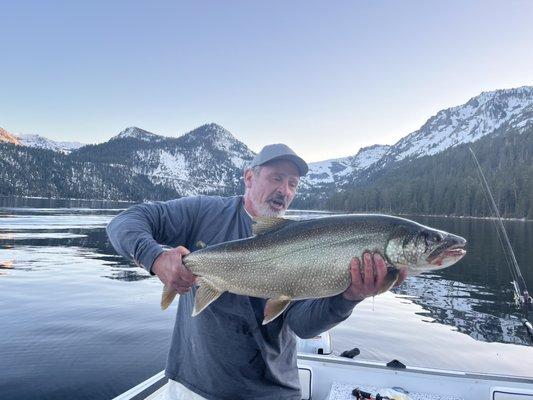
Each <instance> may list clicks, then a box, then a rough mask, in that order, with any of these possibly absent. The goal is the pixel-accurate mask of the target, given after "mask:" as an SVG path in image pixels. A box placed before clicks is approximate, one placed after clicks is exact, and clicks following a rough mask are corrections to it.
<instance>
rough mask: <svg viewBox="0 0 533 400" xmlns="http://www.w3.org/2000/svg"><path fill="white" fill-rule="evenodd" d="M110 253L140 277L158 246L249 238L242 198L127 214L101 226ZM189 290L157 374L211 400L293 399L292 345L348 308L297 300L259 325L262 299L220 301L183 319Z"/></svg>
mask: <svg viewBox="0 0 533 400" xmlns="http://www.w3.org/2000/svg"><path fill="white" fill-rule="evenodd" d="M107 233H108V236H109V239H110V241H111V243H112V244H113V246H114V247H115V249H116V250H117V252H119V253H120V254H121V255H123V256H124V257H126V258H128V259H130V260H133V261H135V262H136V263H137V264H140V265H141V266H143V267H144V268H146V269H147V270H148V271H150V272H151V267H152V264H153V262H154V261H155V259H156V258H157V257H158V256H159V255H160V254H161V253H162V252H163V251H164V250H163V248H162V245H167V246H172V247H176V246H180V245H181V246H185V247H187V248H188V249H189V250H190V251H194V250H197V248H196V244H197V243H198V241H202V242H204V243H205V244H207V245H208V246H209V245H213V244H217V243H221V242H225V241H228V240H235V239H242V238H246V237H250V236H251V235H252V219H251V218H250V216H249V215H248V213H247V212H246V210H245V209H244V205H243V198H242V196H236V197H208V196H200V197H188V198H182V199H178V200H172V201H168V202H164V203H163V202H158V203H147V204H142V205H136V206H133V207H130V208H129V209H128V210H126V211H124V212H122V213H121V214H119V215H118V216H116V217H115V218H114V219H113V220H112V221H111V222H110V223H109V225H108V227H107ZM194 295H195V288H193V290H191V292H189V293H188V294H187V295H184V296H181V297H180V300H179V304H178V310H177V314H176V322H175V325H174V331H173V334H172V343H171V346H170V352H169V355H168V359H167V365H166V370H165V374H166V376H167V377H168V378H171V379H173V380H176V381H178V382H180V383H182V384H183V385H185V386H186V387H188V388H189V389H191V390H192V391H194V392H196V393H198V394H200V395H201V396H203V397H206V398H207V399H213V400H238V399H258V400H267V399H268V400H274V399H276V400H279V399H291V400H292V399H294V400H296V399H300V398H301V396H300V384H299V378H298V368H297V364H296V338H295V336H294V334H296V335H298V336H300V337H301V338H309V337H313V336H315V335H317V334H319V333H321V332H324V331H326V330H327V329H330V328H332V327H333V326H335V325H336V324H338V323H339V322H341V321H343V320H345V319H346V318H347V317H348V316H349V315H350V314H351V312H352V309H353V307H354V306H355V304H356V302H351V301H347V300H345V299H344V298H343V297H342V295H337V296H334V297H329V298H323V299H313V300H301V301H294V302H293V303H291V305H290V306H289V308H288V309H287V310H286V311H285V312H284V313H283V314H282V315H281V316H280V317H278V318H276V319H275V320H274V321H272V322H270V323H268V324H267V325H262V324H261V322H262V320H263V308H264V306H265V302H266V299H261V298H255V297H248V296H239V295H235V294H232V293H224V294H223V295H221V296H220V297H219V298H218V299H217V300H216V301H215V302H213V303H211V304H210V305H209V306H208V307H207V308H206V309H205V310H204V311H202V312H201V313H200V314H199V315H197V316H196V317H191V313H192V309H193V306H194Z"/></svg>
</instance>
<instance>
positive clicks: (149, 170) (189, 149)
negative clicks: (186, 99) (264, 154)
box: [130, 124, 254, 195]
mask: <svg viewBox="0 0 533 400" xmlns="http://www.w3.org/2000/svg"><path fill="white" fill-rule="evenodd" d="M253 156H254V153H253V152H252V151H251V150H250V149H249V148H248V147H247V146H246V145H245V144H243V143H242V142H240V141H239V140H237V139H236V138H235V137H234V136H233V135H232V134H231V133H230V132H229V131H227V130H226V129H224V128H222V127H221V126H220V125H217V124H207V125H202V126H201V127H199V128H196V129H194V130H193V131H191V132H189V133H187V134H185V135H183V136H181V137H179V138H163V139H161V140H159V139H157V140H156V141H155V142H153V143H151V144H150V145H149V146H148V145H143V146H142V148H138V149H137V150H136V151H135V152H134V153H133V154H132V159H131V160H130V162H131V168H132V170H133V171H134V172H135V173H138V174H143V175H146V176H147V177H148V178H149V179H150V181H151V182H153V183H154V184H163V185H166V186H170V187H172V188H173V189H175V190H177V191H178V192H179V193H180V194H182V195H195V194H199V193H209V192H211V193H215V192H219V193H220V192H225V191H230V192H231V191H234V190H235V188H236V187H238V185H239V180H240V178H241V176H242V170H243V167H244V166H245V165H246V164H247V163H249V162H250V161H251V159H252V158H253Z"/></svg>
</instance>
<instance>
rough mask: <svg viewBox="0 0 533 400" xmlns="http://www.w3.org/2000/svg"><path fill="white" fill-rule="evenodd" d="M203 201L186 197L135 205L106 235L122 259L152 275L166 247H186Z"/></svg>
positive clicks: (118, 217)
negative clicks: (157, 260) (153, 267)
mask: <svg viewBox="0 0 533 400" xmlns="http://www.w3.org/2000/svg"><path fill="white" fill-rule="evenodd" d="M200 201H201V200H200V198H199V197H187V198H181V199H177V200H171V201H167V202H154V203H145V204H137V205H134V206H132V207H130V208H128V209H127V210H125V211H123V212H122V213H120V214H119V215H117V216H116V217H115V218H113V219H112V220H111V222H110V223H109V224H108V225H107V227H106V231H107V235H108V237H109V240H110V242H111V244H112V245H113V247H114V248H115V250H116V251H117V252H118V253H119V254H120V255H122V256H123V257H125V258H127V259H128V260H131V261H133V262H135V263H136V264H137V265H140V266H141V267H143V268H145V269H146V270H147V271H148V272H150V273H151V274H152V275H153V273H152V265H153V263H154V261H155V259H156V258H157V257H158V256H159V255H160V254H161V253H163V251H164V249H163V247H162V246H163V245H166V246H172V247H175V246H180V245H186V243H187V238H188V237H190V232H191V230H192V227H193V221H194V219H195V218H196V216H197V214H198V210H199V208H200Z"/></svg>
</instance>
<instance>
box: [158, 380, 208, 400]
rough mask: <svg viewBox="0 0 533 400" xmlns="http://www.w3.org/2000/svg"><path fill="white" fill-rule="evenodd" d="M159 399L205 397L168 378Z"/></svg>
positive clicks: (196, 399) (173, 399)
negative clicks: (165, 387)
mask: <svg viewBox="0 0 533 400" xmlns="http://www.w3.org/2000/svg"><path fill="white" fill-rule="evenodd" d="M161 400H206V398H205V397H202V396H200V395H199V394H196V393H194V392H193V391H191V390H189V389H187V388H186V387H185V386H183V385H182V384H181V383H179V382H176V381H173V380H172V379H169V380H168V383H167V389H166V390H165V391H164V392H163V397H162V398H161Z"/></svg>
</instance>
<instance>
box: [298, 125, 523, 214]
mask: <svg viewBox="0 0 533 400" xmlns="http://www.w3.org/2000/svg"><path fill="white" fill-rule="evenodd" d="M470 146H471V147H472V149H473V150H474V151H475V153H476V156H477V158H478V160H479V162H480V164H481V167H482V169H483V172H484V173H485V176H486V178H487V181H488V183H489V186H490V188H491V190H492V193H493V195H494V198H495V200H496V203H497V205H498V208H499V210H500V212H501V214H502V215H503V216H506V217H517V218H528V219H529V218H533V157H532V154H533V129H529V130H528V131H527V132H526V133H523V134H512V135H509V134H507V135H499V136H492V135H491V137H486V138H483V139H481V140H479V141H477V142H475V143H473V144H471V145H470ZM297 206H300V207H304V208H325V209H328V210H335V211H346V212H384V213H407V214H430V215H431V214H433V215H437V214H438V215H465V216H490V215H492V213H491V211H490V209H489V207H488V203H487V200H486V198H485V194H484V191H483V188H482V186H481V182H480V178H479V175H478V171H477V169H476V166H475V164H474V161H473V159H472V155H471V154H470V152H469V150H468V146H467V145H461V146H458V147H457V148H453V149H450V150H448V151H445V152H443V153H440V154H438V155H436V156H431V157H429V156H428V157H423V158H420V159H417V160H414V161H409V160H404V161H402V162H399V163H397V164H395V165H394V167H393V168H391V169H385V170H382V171H379V172H377V173H374V174H372V175H371V176H369V177H368V178H367V179H366V180H365V181H364V182H361V183H359V184H357V185H356V186H355V187H353V188H350V189H346V190H343V191H340V190H337V191H335V192H334V193H333V194H331V195H330V196H319V197H313V196H309V197H308V198H307V199H306V200H300V201H299V202H298V203H297Z"/></svg>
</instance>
